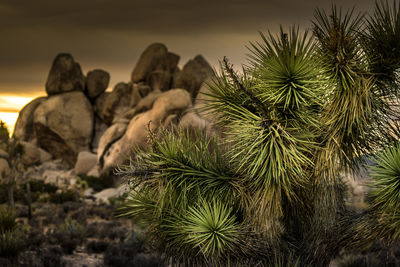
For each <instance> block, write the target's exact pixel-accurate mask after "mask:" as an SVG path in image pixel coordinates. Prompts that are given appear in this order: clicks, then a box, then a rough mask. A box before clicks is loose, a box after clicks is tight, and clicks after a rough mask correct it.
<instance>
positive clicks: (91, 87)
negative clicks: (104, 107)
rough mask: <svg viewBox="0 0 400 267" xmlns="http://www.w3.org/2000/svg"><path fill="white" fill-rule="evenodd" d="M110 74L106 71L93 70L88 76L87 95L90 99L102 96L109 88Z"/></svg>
mask: <svg viewBox="0 0 400 267" xmlns="http://www.w3.org/2000/svg"><path fill="white" fill-rule="evenodd" d="M109 82H110V74H109V73H108V72H106V71H104V70H99V69H96V70H92V71H89V72H88V74H87V75H86V94H87V96H88V97H89V98H90V99H94V98H96V97H98V96H99V95H101V94H102V93H103V92H104V91H105V90H106V89H107V87H108V84H109Z"/></svg>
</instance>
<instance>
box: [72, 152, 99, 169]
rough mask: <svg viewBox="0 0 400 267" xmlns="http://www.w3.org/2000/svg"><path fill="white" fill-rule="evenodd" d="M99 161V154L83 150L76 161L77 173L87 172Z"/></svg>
mask: <svg viewBox="0 0 400 267" xmlns="http://www.w3.org/2000/svg"><path fill="white" fill-rule="evenodd" d="M96 162H97V155H96V154H93V153H90V152H88V151H82V152H79V154H78V159H77V160H76V163H75V167H74V170H75V173H76V174H87V173H88V172H89V171H90V170H91V169H92V168H93V167H94V166H95V165H96Z"/></svg>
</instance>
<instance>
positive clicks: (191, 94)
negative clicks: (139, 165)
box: [14, 43, 212, 177]
mask: <svg viewBox="0 0 400 267" xmlns="http://www.w3.org/2000/svg"><path fill="white" fill-rule="evenodd" d="M178 61H179V56H178V55H176V54H174V53H171V52H169V51H168V49H167V48H166V46H165V45H163V44H160V43H155V44H151V45H150V46H148V47H147V48H146V49H145V51H144V52H143V53H142V54H141V56H140V58H139V60H138V62H137V64H136V65H135V68H134V70H133V71H132V75H131V81H130V82H128V83H125V82H119V83H117V84H116V85H115V86H114V88H113V90H112V91H111V92H108V91H106V90H107V88H108V86H109V82H110V75H109V74H108V72H106V71H104V70H100V69H94V70H91V71H89V72H88V73H87V77H86V78H85V77H84V75H83V74H82V71H81V68H80V65H79V64H78V63H77V62H75V61H74V58H73V57H72V56H71V55H70V54H59V55H57V57H56V58H55V59H54V61H53V64H52V67H51V69H50V72H49V75H48V79H47V82H46V92H47V94H48V97H43V98H38V99H35V100H34V101H32V102H31V103H29V104H28V105H26V106H25V107H24V109H22V110H21V112H20V115H19V118H18V121H17V124H16V127H15V132H14V133H15V135H16V137H17V138H19V139H20V140H22V141H25V142H26V143H24V145H25V146H26V149H27V153H26V154H25V155H24V156H23V159H22V161H23V163H24V164H25V165H26V166H36V165H37V164H42V165H43V164H44V163H43V162H44V161H47V160H50V159H51V158H55V159H62V160H63V161H64V162H66V163H68V164H69V166H70V167H73V166H75V171H74V172H76V173H80V174H86V175H93V176H99V175H101V173H104V172H106V171H107V170H109V169H112V168H114V167H116V166H117V165H118V164H120V163H123V162H124V161H125V160H126V159H127V158H128V157H129V156H132V155H134V150H133V148H134V147H136V148H146V147H147V137H148V127H149V126H150V129H151V130H153V131H155V132H157V131H158V129H159V128H160V127H170V126H171V125H174V126H176V125H178V124H182V127H186V128H193V129H200V128H201V127H205V128H207V131H209V129H211V128H210V125H209V124H207V123H208V122H207V121H204V120H203V119H202V116H200V115H199V114H197V113H195V112H194V111H192V110H191V108H192V101H194V100H195V96H196V95H197V92H198V91H199V88H200V86H201V84H202V83H203V81H204V80H205V79H206V78H207V77H209V76H210V75H212V69H211V67H210V66H209V65H208V63H207V62H206V61H205V60H204V58H203V57H201V56H196V57H195V58H194V59H193V60H191V61H189V62H188V63H187V64H186V65H185V66H184V68H183V70H182V71H181V70H179V68H178ZM173 85H175V86H173ZM177 85H179V86H177ZM189 109H190V110H189ZM94 162H96V164H94ZM89 163H90V164H89ZM93 165H94V166H93ZM49 177H50V176H49Z"/></svg>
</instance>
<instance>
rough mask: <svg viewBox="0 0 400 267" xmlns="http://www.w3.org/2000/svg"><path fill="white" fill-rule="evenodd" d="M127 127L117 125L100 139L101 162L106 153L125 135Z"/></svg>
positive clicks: (99, 154) (99, 156) (99, 157)
mask: <svg viewBox="0 0 400 267" xmlns="http://www.w3.org/2000/svg"><path fill="white" fill-rule="evenodd" d="M127 127H128V125H127V124H124V123H116V124H113V125H112V126H111V127H109V128H108V129H107V130H106V131H105V132H104V134H103V136H102V137H101V138H100V141H99V147H98V149H97V155H98V159H99V160H100V159H101V158H102V157H103V154H104V152H105V151H107V150H108V149H109V148H110V147H111V146H112V144H113V143H115V142H116V141H118V140H119V139H120V138H121V137H122V136H123V135H124V133H125V131H126V128H127Z"/></svg>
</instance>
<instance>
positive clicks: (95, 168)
mask: <svg viewBox="0 0 400 267" xmlns="http://www.w3.org/2000/svg"><path fill="white" fill-rule="evenodd" d="M86 175H87V176H92V177H100V176H101V168H100V165H99V164H96V165H94V166H93V168H92V169H91V170H90V171H89V172H88V173H87V174H86Z"/></svg>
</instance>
